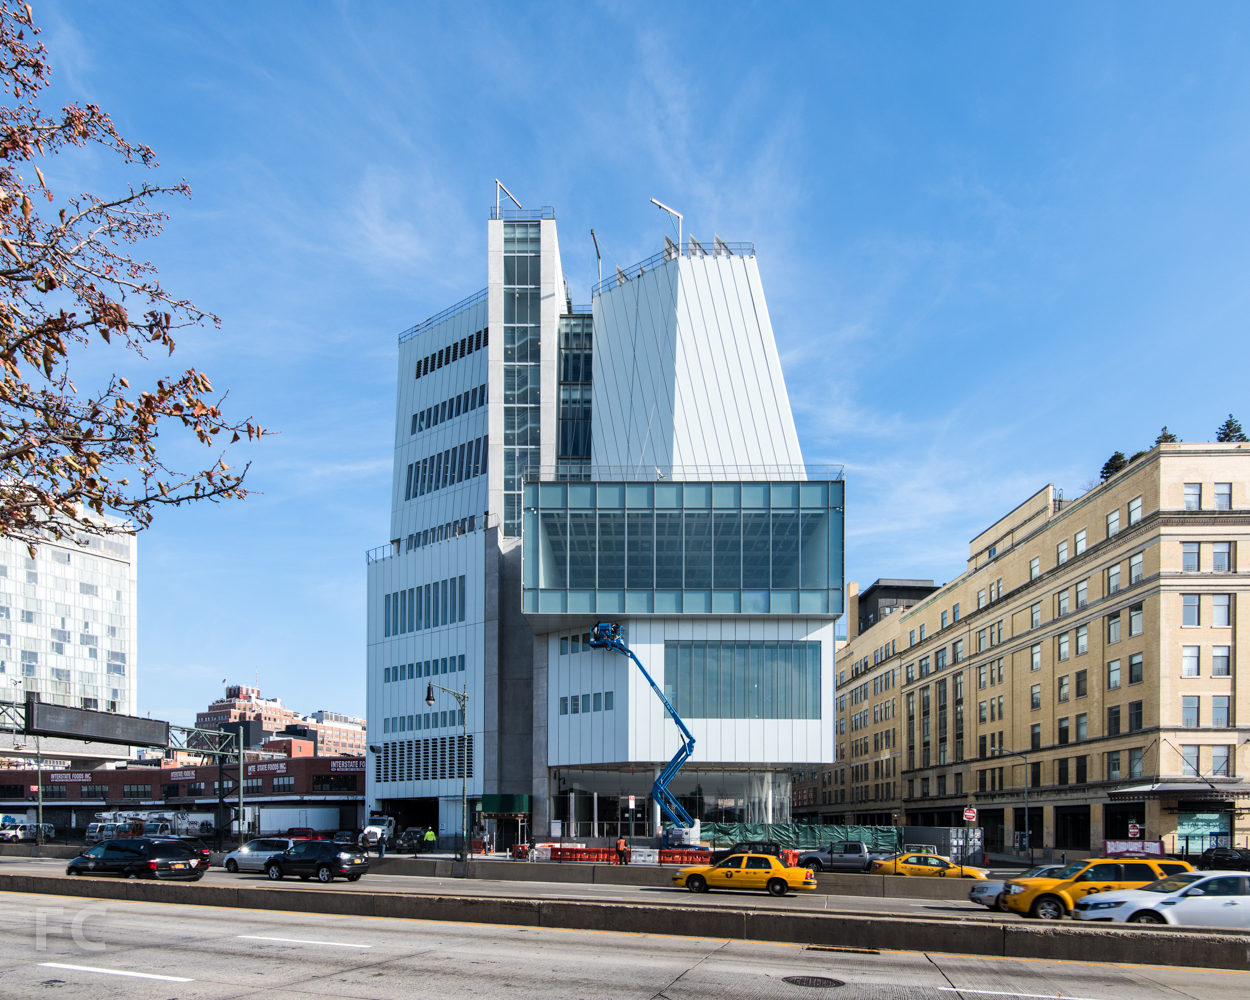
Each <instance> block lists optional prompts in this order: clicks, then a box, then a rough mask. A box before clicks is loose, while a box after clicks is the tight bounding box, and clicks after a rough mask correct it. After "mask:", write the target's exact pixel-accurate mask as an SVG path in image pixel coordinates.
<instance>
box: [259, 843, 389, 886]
mask: <svg viewBox="0 0 1250 1000" xmlns="http://www.w3.org/2000/svg"><path fill="white" fill-rule="evenodd" d="M368 870H369V859H368V857H367V856H366V855H365V852H364V851H362V850H361V849H360V848H359V847H356V846H355V845H353V844H332V843H331V842H330V841H328V840H301V841H299V842H298V843H296V844H293V845H292V846H291V847H290V848H288V849H287V850H285V851H283V852H282V853H281V854H278V855H275V856H274V857H271V858H270V859H269V860H268V861H267V862H266V863H265V874H266V875H268V876H269V877H270V878H271V879H273V880H274V881H275V882H277V881H281V879H282V878H284V877H285V876H287V875H298V876H299V877H300V878H302V879H304V880H305V881H307V880H308V879H310V878H316V879H317V881H318V882H333V881H334V879H335V878H336V877H342V878H345V879H347V881H349V882H355V881H356V880H357V879H359V878H360V876H361V875H363V874H365V872H367V871H368Z"/></svg>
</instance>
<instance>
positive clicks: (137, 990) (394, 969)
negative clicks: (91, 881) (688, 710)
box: [0, 893, 1250, 1000]
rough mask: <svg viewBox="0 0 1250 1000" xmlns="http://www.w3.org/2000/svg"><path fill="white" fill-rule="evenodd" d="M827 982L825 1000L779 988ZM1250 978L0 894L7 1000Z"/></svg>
mask: <svg viewBox="0 0 1250 1000" xmlns="http://www.w3.org/2000/svg"><path fill="white" fill-rule="evenodd" d="M796 976H798V977H820V978H823V979H827V980H835V981H837V982H840V983H842V984H844V985H842V986H840V987H827V988H826V990H825V991H824V992H821V991H819V990H817V989H812V988H809V987H807V986H803V985H792V984H791V983H788V982H786V978H787V977H796ZM1247 991H1250V974H1245V973H1236V972H1212V971H1205V970H1194V969H1163V968H1159V967H1153V966H1128V965H1104V964H1097V963H1088V962H1085V963H1080V962H1071V963H1069V962H1037V961H1024V960H1004V959H998V958H973V957H961V956H951V955H926V954H922V953H916V952H892V953H885V954H866V953H849V952H831V951H827V950H817V949H813V948H806V947H803V946H799V945H778V944H768V943H761V942H745V941H730V940H724V939H717V940H713V939H700V938H675V937H661V936H655V935H645V934H618V933H603V932H590V931H561V930H547V929H542V928H520V927H509V926H488V925H481V924H463V923H454V924H453V923H443V922H438V921H410V920H396V919H391V920H384V919H376V918H370V917H341V916H326V915H320V914H302V913H286V912H274V911H259V910H233V909H232V910H223V909H220V908H215V907H199V906H175V905H169V904H163V903H129V902H118V901H113V900H89V899H83V898H80V897H65V896H42V895H35V894H27V893H0V996H4V997H23V998H25V997H35V996H40V997H43V996H46V997H55V998H57V1000H79V998H82V1000H102V998H112V997H118V998H121V997H125V998H126V1000H201V998H203V1000H218V998H252V997H257V998H261V997H263V998H265V1000H307V998H322V997H350V998H361V1000H402V998H407V997H422V998H425V997H438V998H440V1000H459V998H465V1000H470V998H471V1000H482V998H483V997H511V998H516V997H530V996H534V997H538V996H541V997H543V998H569V1000H599V998H612V1000H635V998H636V1000H657V998H663V1000H804V998H813V1000H814V998H817V997H822V996H823V997H827V998H829V1000H868V998H874V1000H875V998H881V1000H945V998H960V1000H995V998H1010V997H1031V998H1045V997H1060V996H1061V997H1064V998H1069V1000H1176V998H1188V1000H1234V998H1236V1000H1241V998H1243V997H1245V996H1246V995H1247Z"/></svg>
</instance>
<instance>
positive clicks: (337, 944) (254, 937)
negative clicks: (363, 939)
mask: <svg viewBox="0 0 1250 1000" xmlns="http://www.w3.org/2000/svg"><path fill="white" fill-rule="evenodd" d="M238 936H239V937H240V938H242V939H243V940H245V941H281V942H283V943H284V944H320V945H325V946H326V947H329V948H372V947H373V945H371V944H345V943H344V942H342V941H305V940H304V939H303V938H280V937H265V936H264V935H263V934H240V935H238Z"/></svg>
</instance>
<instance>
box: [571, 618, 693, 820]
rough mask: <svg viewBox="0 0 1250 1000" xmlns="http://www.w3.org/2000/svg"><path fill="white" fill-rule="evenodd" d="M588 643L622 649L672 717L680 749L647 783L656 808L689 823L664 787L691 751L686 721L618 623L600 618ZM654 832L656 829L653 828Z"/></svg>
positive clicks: (686, 816)
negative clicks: (633, 650)
mask: <svg viewBox="0 0 1250 1000" xmlns="http://www.w3.org/2000/svg"><path fill="white" fill-rule="evenodd" d="M590 646H591V648H592V649H615V650H616V651H617V652H618V653H624V654H625V655H626V656H628V657H629V658H630V659H631V660H633V661H634V662H635V663H636V664H638V669H639V670H641V671H642V676H643V677H645V678H646V679H647V683H648V684H650V685H651V690H652V691H654V692H655V694H656V697H657V698H659V699H660V701H661V702H663V703H664V707H665V708H666V709H667V710H668V714H669V715H671V716H672V717H673V721H674V722H676V723H677V728H678V729H680V730H681V736H682V744H681V747H680V749H678V751H677V752H676V753H675V754H673V759H672V760H670V761H669V762H668V764H667V766H666V767H665V768H664V770H663V771H661V772H660V776H659V777H658V778H656V779H655V784H654V785H652V786H651V794H652V795H654V796H655V800H656V801H657V802H658V803H659V804H660V808H661V809H662V810H664V815H665V816H667V817H668V818H669V820H671V821H672V823H673V824H674V825H675V826H682V827H692V826H694V820H692V819H691V818H690V814H689V813H688V812H686V810H685V809H683V808H682V806H681V803H680V802H678V801H677V797H676V796H675V795H673V793H672V792H670V791H669V790H668V783H669V782H670V781H672V780H673V778H675V777H677V772H678V771H680V770H681V766H682V765H683V764H684V763H686V761H688V760H689V759H690V757H691V756H692V755H693V754H694V737H693V736H691V735H690V730H689V729H687V728H686V724H685V723H684V722H682V721H681V716H680V715H678V714H677V710H676V709H675V708H673V706H672V704H671V703H670V702H669V700H668V699H667V698H665V697H664V692H663V691H661V690H660V686H659V685H658V684H656V682H655V681H654V680H653V679H652V677H651V675H650V674H649V673H647V668H646V667H644V666H643V665H642V661H641V660H639V659H638V657H637V656H635V655H634V654H633V652H632V651H631V650H630V648H629V647H628V646H627V645H625V640H624V639H622V638H621V626H619V625H614V624H612V623H611V622H600V623H599V624H598V625H596V626H595V627H594V628H593V629H592V630H591V632H590ZM657 832H658V831H657Z"/></svg>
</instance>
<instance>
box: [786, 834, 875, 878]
mask: <svg viewBox="0 0 1250 1000" xmlns="http://www.w3.org/2000/svg"><path fill="white" fill-rule="evenodd" d="M892 853H893V852H891V851H874V850H871V849H870V848H869V847H868V845H867V844H865V843H863V842H862V841H854V840H849V841H842V842H841V843H834V844H830V845H829V846H828V847H822V848H820V849H819V850H815V851H805V852H804V853H802V854H800V855H799V867H800V868H811V869H812V870H813V871H817V872H866V871H868V870H869V869H870V868H871V867H872V863H873V862H874V861H880V860H881V859H882V858H888V857H890V856H891V854H892Z"/></svg>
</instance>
